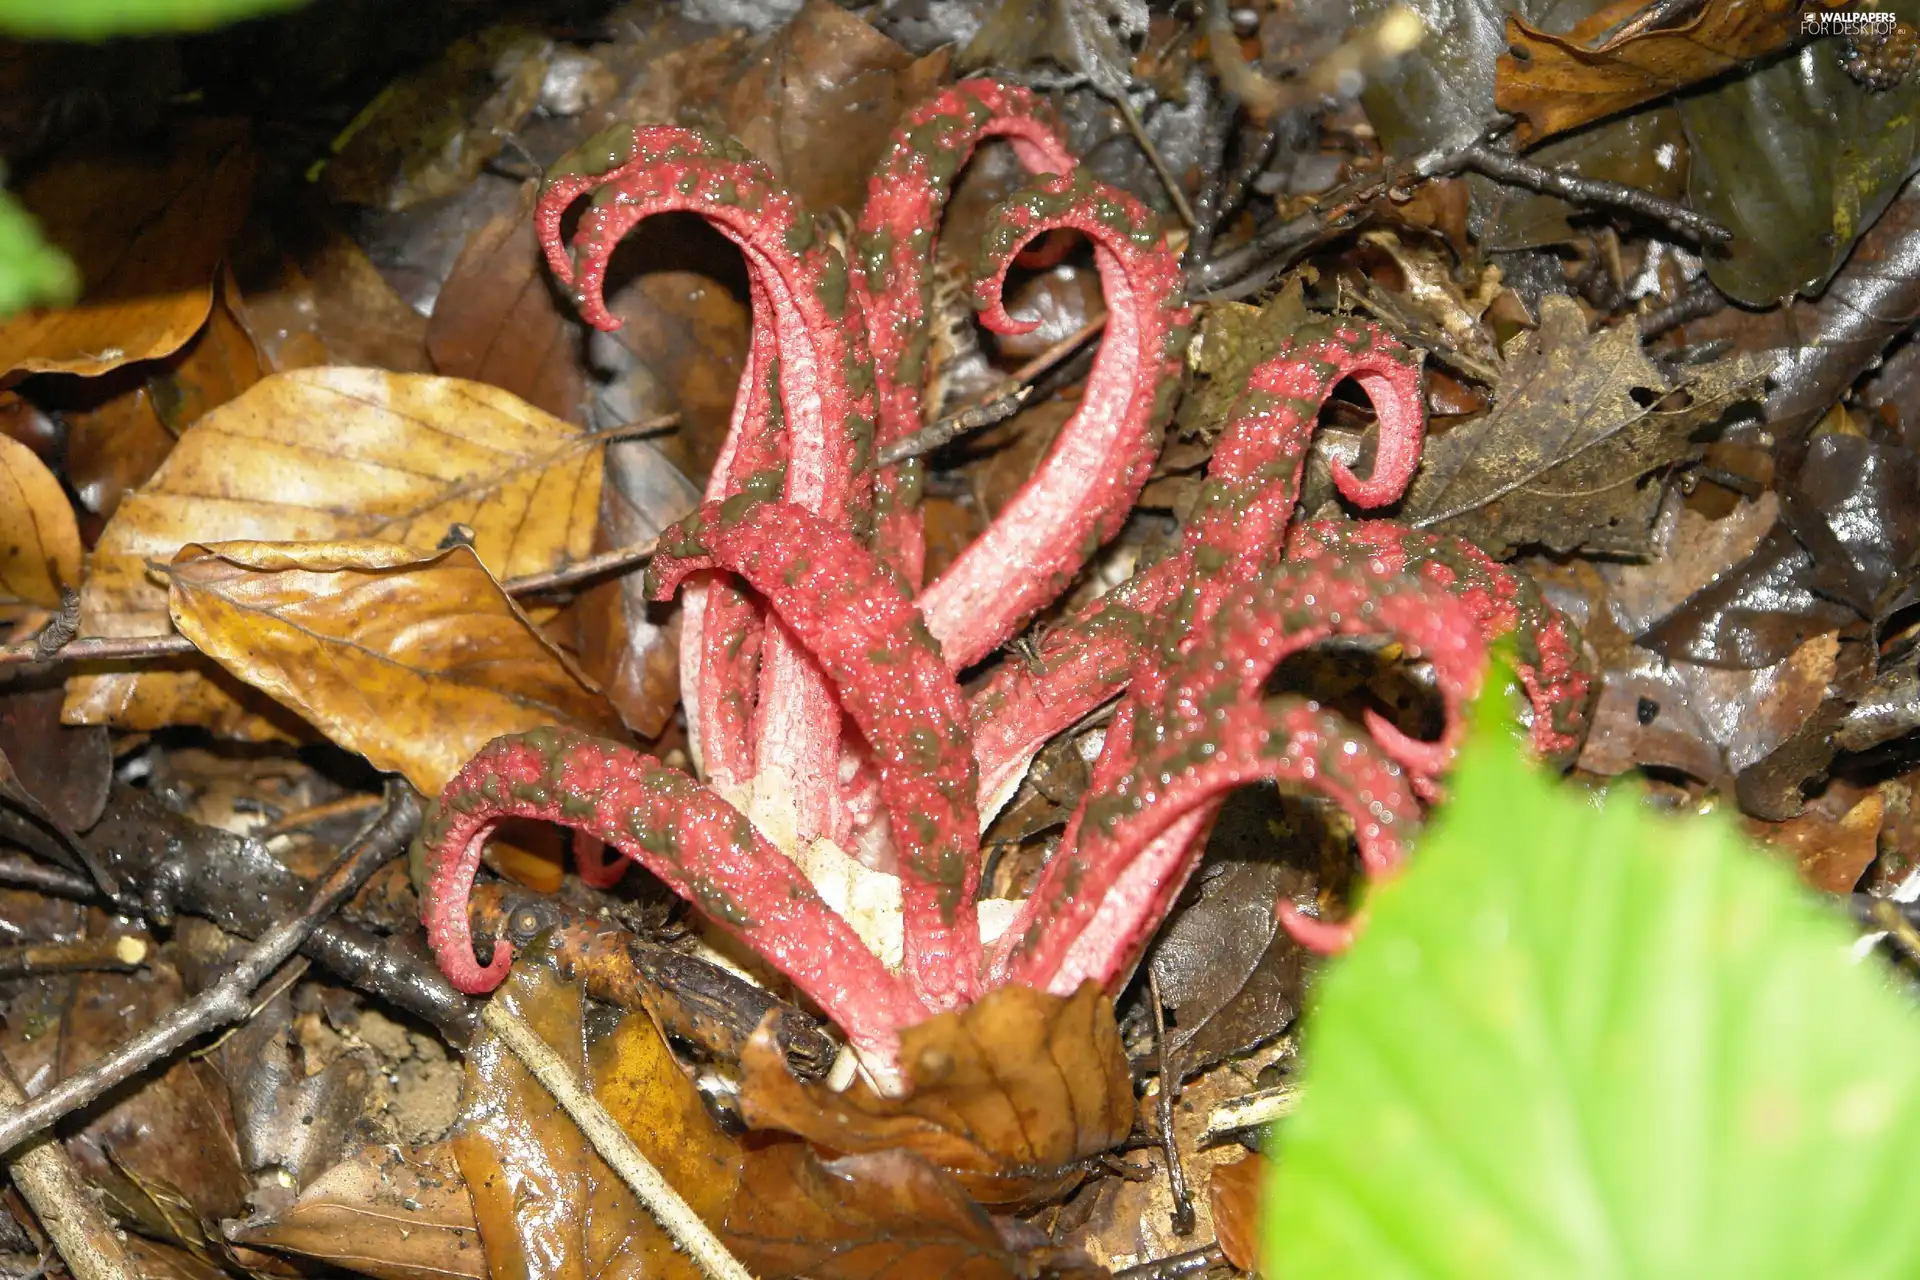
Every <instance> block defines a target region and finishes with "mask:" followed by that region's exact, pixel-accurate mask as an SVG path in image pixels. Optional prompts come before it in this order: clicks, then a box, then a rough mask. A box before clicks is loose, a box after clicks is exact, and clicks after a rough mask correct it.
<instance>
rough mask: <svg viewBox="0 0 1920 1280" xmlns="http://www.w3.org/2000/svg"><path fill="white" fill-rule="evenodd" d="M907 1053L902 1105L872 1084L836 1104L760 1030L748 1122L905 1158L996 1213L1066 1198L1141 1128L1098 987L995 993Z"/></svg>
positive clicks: (839, 1096)
mask: <svg viewBox="0 0 1920 1280" xmlns="http://www.w3.org/2000/svg"><path fill="white" fill-rule="evenodd" d="M900 1056H901V1062H902V1063H903V1064H904V1066H905V1067H906V1071H907V1075H908V1077H909V1079H910V1080H911V1082H912V1086H913V1087H912V1092H911V1093H909V1094H908V1095H907V1096H906V1097H904V1098H885V1097H881V1096H880V1095H879V1094H877V1093H875V1092H874V1091H873V1089H872V1088H871V1087H869V1086H868V1085H867V1083H866V1082H865V1081H864V1080H862V1081H856V1082H855V1084H854V1085H853V1087H852V1088H850V1089H848V1090H846V1091H845V1092H844V1093H835V1092H834V1091H833V1090H832V1089H830V1088H827V1087H825V1086H822V1085H809V1084H802V1083H801V1082H800V1081H799V1080H797V1079H795V1078H794V1076H793V1075H792V1074H791V1073H790V1072H789V1071H788V1070H787V1066H786V1058H785V1056H784V1055H783V1054H782V1053H781V1052H780V1049H779V1047H778V1046H777V1045H776V1044H775V1043H774V1041H773V1038H772V1036H771V1035H770V1034H769V1033H768V1032H767V1030H766V1028H764V1027H763V1028H762V1029H761V1030H760V1031H759V1032H757V1033H755V1035H754V1038H753V1039H752V1040H751V1041H750V1042H748V1045H747V1049H746V1052H745V1053H744V1054H742V1055H741V1060H740V1067H741V1076H742V1082H741V1092H740V1108H741V1113H742V1114H743V1115H744V1116H745V1117H746V1119H747V1122H748V1123H749V1124H751V1125H753V1126H754V1127H755V1128H767V1129H784V1130H786V1131H787V1132H789V1133H795V1134H798V1135H800V1136H801V1137H803V1138H807V1139H809V1140H810V1141H813V1142H816V1143H819V1144H820V1145H821V1146H822V1147H826V1148H829V1149H831V1150H834V1151H839V1152H845V1153H849V1154H862V1153H870V1152H876V1151H885V1150H888V1149H892V1148H899V1149H902V1150H906V1151H910V1152H912V1153H914V1154H915V1155H918V1156H922V1157H924V1158H925V1159H926V1160H928V1161H929V1162H930V1163H932V1164H933V1165H934V1166H935V1167H937V1168H940V1169H944V1170H946V1171H947V1172H949V1173H951V1174H952V1175H953V1176H954V1177H955V1178H956V1179H957V1180H958V1181H959V1183H960V1185H961V1186H963V1187H965V1188H966V1190H967V1191H968V1193H969V1194H971V1195H972V1196H973V1197H974V1199H976V1200H978V1201H980V1202H981V1203H982V1204H988V1205H1011V1204H1022V1203H1035V1202H1038V1201H1043V1200H1046V1199H1049V1198H1051V1197H1053V1196H1055V1195H1058V1194H1059V1193H1061V1192H1063V1191H1065V1190H1066V1189H1067V1188H1069V1187H1071V1186H1073V1184H1074V1183H1076V1182H1078V1181H1079V1180H1080V1177H1081V1175H1082V1173H1083V1172H1084V1170H1083V1169H1082V1168H1081V1162H1082V1161H1084V1160H1086V1159H1087V1158H1088V1157H1090V1156H1094V1155H1097V1154H1098V1153H1100V1152H1102V1151H1106V1150H1108V1149H1109V1148H1111V1147H1113V1146H1114V1145H1115V1144H1116V1143H1118V1142H1120V1141H1121V1140H1122V1139H1124V1138H1125V1137H1126V1136H1127V1134H1128V1133H1129V1132H1131V1131H1132V1129H1133V1113H1134V1104H1133V1081H1132V1077H1131V1076H1130V1075H1129V1074H1128V1070H1127V1059H1126V1055H1125V1054H1124V1053H1123V1052H1122V1051H1121V1048H1120V1032H1119V1029H1118V1027H1116V1026H1115V1024H1114V1020H1113V1002H1112V1001H1111V1000H1110V999H1108V998H1107V996H1106V994H1105V993H1104V992H1102V991H1101V990H1100V988H1099V987H1098V985H1097V984H1095V983H1091V982H1089V983H1086V984H1083V985H1082V986H1081V988H1080V989H1079V990H1078V991H1076V992H1075V993H1074V994H1073V995H1072V996H1069V997H1067V998H1065V999H1062V998H1061V997H1059V996H1051V995H1047V994H1045V993H1043V992H1039V991H1035V990H1033V989H1032V988H1030V987H1020V986H1010V987H997V988H995V989H994V990H992V991H989V992H988V993H987V994H986V995H985V996H983V997H982V998H981V999H980V1000H979V1002H978V1003H976V1004H973V1005H971V1006H969V1007H968V1008H966V1009H962V1010H960V1011H958V1012H956V1013H944V1014H941V1015H940V1016H938V1017H936V1018H931V1019H929V1020H928V1021H926V1022H923V1023H921V1024H919V1025H918V1026H915V1027H910V1028H908V1029H907V1031H906V1032H905V1033H904V1034H903V1035H902V1036H901V1054H900Z"/></svg>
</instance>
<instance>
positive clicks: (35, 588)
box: [0, 435, 80, 622]
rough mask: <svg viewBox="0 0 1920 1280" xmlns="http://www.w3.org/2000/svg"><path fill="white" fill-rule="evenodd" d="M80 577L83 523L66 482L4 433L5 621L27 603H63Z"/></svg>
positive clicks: (1, 617) (1, 615)
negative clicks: (62, 591)
mask: <svg viewBox="0 0 1920 1280" xmlns="http://www.w3.org/2000/svg"><path fill="white" fill-rule="evenodd" d="M79 581H80V526H79V524H78V523H77V522H76V521H75V520H74V518H73V504H72V503H71V502H69V501H67V495H66V493H65V492H64V491H63V490H62V489H61V488H60V481H59V480H58V479H57V478H56V477H55V476H54V474H53V472H51V471H49V470H47V464H46V463H44V462H42V461H40V459H39V457H38V456H36V455H35V453H34V452H33V450H31V449H29V448H27V446H26V445H24V444H21V443H20V442H19V441H18V440H15V439H14V438H13V437H11V436H4V435H0V622H7V621H11V620H12V619H13V618H15V617H17V616H18V615H19V613H20V612H21V611H22V607H23V606H26V605H39V606H41V607H42V608H46V609H56V608H58V607H59V606H60V588H62V587H65V586H73V585H76V584H78V583H79Z"/></svg>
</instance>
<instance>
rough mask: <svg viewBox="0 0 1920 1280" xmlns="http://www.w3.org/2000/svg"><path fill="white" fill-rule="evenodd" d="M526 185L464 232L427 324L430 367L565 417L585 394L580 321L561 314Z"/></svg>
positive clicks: (532, 185) (572, 413) (576, 408)
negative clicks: (511, 204) (510, 202)
mask: <svg viewBox="0 0 1920 1280" xmlns="http://www.w3.org/2000/svg"><path fill="white" fill-rule="evenodd" d="M538 186H539V184H538V183H532V182H530V183H528V184H527V186H526V189H525V190H524V191H523V192H522V193H521V201H520V204H519V206H518V207H516V208H514V209H512V210H510V211H509V212H506V213H503V214H500V215H499V216H497V217H495V218H493V219H492V220H491V221H489V222H488V223H486V224H485V225H484V226H482V227H480V228H479V229H478V230H476V231H475V232H474V233H473V234H472V235H470V236H468V237H467V244H466V247H465V248H464V249H462V250H461V251H460V257H459V258H458V259H457V260H455V262H454V264H453V271H452V273H451V274H450V275H448V276H447V282H446V284H445V285H443V286H441V289H440V294H439V297H438V298H437V299H436V300H435V302H434V306H433V318H432V319H431V320H429V321H428V322H427V352H428V354H430V355H431V356H432V357H433V367H434V368H435V369H437V370H438V371H440V372H441V373H444V374H446V375H447V376H449V377H453V378H472V379H473V380H475V381H476V382H485V383H489V384H491V385H493V386H496V387H499V388H500V389H501V390H503V391H511V392H513V394H515V395H517V396H519V397H520V398H521V399H523V400H525V401H526V402H527V403H528V404H531V405H533V406H535V407H536V408H539V409H543V410H545V411H546V412H548V413H550V414H552V415H553V416H554V417H556V418H572V417H574V416H575V414H576V413H577V412H578V411H579V409H580V407H581V405H582V403H583V402H584V400H585V398H586V394H587V376H586V370H585V369H584V368H583V367H582V365H581V361H580V333H579V329H580V326H579V324H578V322H577V321H575V320H574V319H573V317H572V315H571V314H568V313H562V311H561V309H560V303H559V302H558V300H557V299H556V297H555V294H554V290H553V286H552V284H551V283H550V278H549V276H548V274H547V267H546V261H545V259H543V258H542V257H541V256H540V245H539V241H538V240H537V239H536V238H535V237H534V233H533V195H534V192H535V191H536V190H537V188H538Z"/></svg>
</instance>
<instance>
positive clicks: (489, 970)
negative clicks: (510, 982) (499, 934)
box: [434, 938, 513, 996]
mask: <svg viewBox="0 0 1920 1280" xmlns="http://www.w3.org/2000/svg"><path fill="white" fill-rule="evenodd" d="M434 950H435V952H436V953H437V954H438V956H439V959H440V971H441V972H442V973H444V974H445V975H446V977H447V981H448V982H449V983H450V984H452V986H453V989H454V990H455V991H458V992H460V993H461V994H463V995H469V996H484V995H486V994H488V993H489V992H491V991H492V990H493V989H494V988H495V987H498V986H499V985H500V984H501V983H503V982H505V981H506V980H507V970H509V969H511V968H512V967H513V944H512V943H510V942H508V941H507V940H506V939H505V938H496V939H494V943H493V959H492V960H490V961H488V962H487V963H486V964H481V963H480V959H479V956H478V954H477V953H475V952H474V950H473V945H472V940H471V939H469V940H468V941H467V943H466V944H464V945H463V946H461V947H458V948H453V947H448V948H440V947H436V948H434ZM462 953H464V956H463V955H462Z"/></svg>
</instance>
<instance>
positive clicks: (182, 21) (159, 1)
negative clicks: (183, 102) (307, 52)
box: [0, 0, 305, 40]
mask: <svg viewBox="0 0 1920 1280" xmlns="http://www.w3.org/2000/svg"><path fill="white" fill-rule="evenodd" d="M303 3H305V0H0V33H5V34H7V35H12V36H27V37H30V38H39V39H55V40H103V39H106V38H107V37H108V36H125V35H141V34H146V33H150V32H158V31H204V30H206V29H207V28H208V27H217V26H220V25H221V24H222V23H227V22H238V21H239V20H240V19H242V18H252V17H255V16H257V15H259V14H263V13H276V12H279V11H281V10H283V9H293V8H297V7H299V6H300V5H301V4H303Z"/></svg>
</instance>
